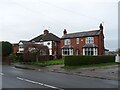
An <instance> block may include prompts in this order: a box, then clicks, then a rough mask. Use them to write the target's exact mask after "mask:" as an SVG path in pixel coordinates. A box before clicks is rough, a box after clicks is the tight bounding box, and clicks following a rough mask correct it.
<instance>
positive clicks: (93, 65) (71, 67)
mask: <svg viewBox="0 0 120 90" xmlns="http://www.w3.org/2000/svg"><path fill="white" fill-rule="evenodd" d="M110 65H120V63H115V62H111V63H101V64H91V65H80V66H64V67H62V68H64V69H78V68H89V67H102V66H110Z"/></svg>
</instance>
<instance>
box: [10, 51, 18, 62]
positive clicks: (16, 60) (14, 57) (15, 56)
mask: <svg viewBox="0 0 120 90" xmlns="http://www.w3.org/2000/svg"><path fill="white" fill-rule="evenodd" d="M10 59H11V61H12V62H18V56H17V55H16V54H15V53H12V54H11V55H10Z"/></svg>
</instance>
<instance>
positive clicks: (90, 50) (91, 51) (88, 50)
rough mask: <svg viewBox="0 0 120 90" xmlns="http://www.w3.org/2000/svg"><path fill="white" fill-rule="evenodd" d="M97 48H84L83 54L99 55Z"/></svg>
mask: <svg viewBox="0 0 120 90" xmlns="http://www.w3.org/2000/svg"><path fill="white" fill-rule="evenodd" d="M97 53H98V52H97V48H83V55H98V54H97Z"/></svg>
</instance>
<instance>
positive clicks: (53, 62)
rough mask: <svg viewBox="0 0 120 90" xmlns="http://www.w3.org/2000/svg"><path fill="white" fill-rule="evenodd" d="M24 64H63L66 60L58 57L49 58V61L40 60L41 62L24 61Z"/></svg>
mask: <svg viewBox="0 0 120 90" xmlns="http://www.w3.org/2000/svg"><path fill="white" fill-rule="evenodd" d="M22 64H28V65H38V66H43V67H44V66H49V65H63V64H64V60H62V59H58V60H48V61H39V62H22Z"/></svg>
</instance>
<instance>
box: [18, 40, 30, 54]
mask: <svg viewBox="0 0 120 90" xmlns="http://www.w3.org/2000/svg"><path fill="white" fill-rule="evenodd" d="M27 43H28V41H25V40H20V41H19V43H18V52H17V53H23V52H24V47H25V44H27Z"/></svg>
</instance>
